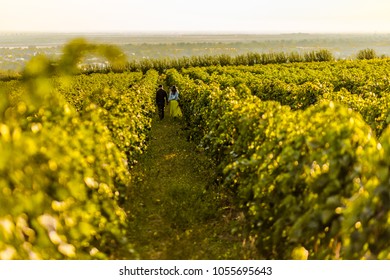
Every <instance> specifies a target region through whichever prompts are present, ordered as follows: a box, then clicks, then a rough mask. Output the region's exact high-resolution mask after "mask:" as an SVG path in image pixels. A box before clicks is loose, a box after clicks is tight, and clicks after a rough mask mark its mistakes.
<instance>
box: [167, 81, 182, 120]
mask: <svg viewBox="0 0 390 280" xmlns="http://www.w3.org/2000/svg"><path fill="white" fill-rule="evenodd" d="M168 102H169V114H170V116H171V117H174V118H176V117H181V116H182V115H183V114H182V112H181V109H180V107H179V91H178V90H177V88H176V86H173V87H171V90H170V92H169V96H168Z"/></svg>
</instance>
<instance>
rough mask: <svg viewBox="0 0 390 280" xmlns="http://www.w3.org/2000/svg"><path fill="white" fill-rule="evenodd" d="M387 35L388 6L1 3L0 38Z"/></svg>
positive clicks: (136, 0)
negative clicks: (24, 35)
mask: <svg viewBox="0 0 390 280" xmlns="http://www.w3.org/2000/svg"><path fill="white" fill-rule="evenodd" d="M15 31H17V32H30V31H39V32H240V33H292V32H311V33H314V32H319V33H334V32H337V33H347V32H352V33H356V32H364V33H367V32H368V33H390V0H327V1H324V0H236V1H230V0H0V32H15Z"/></svg>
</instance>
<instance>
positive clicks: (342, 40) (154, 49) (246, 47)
mask: <svg viewBox="0 0 390 280" xmlns="http://www.w3.org/2000/svg"><path fill="white" fill-rule="evenodd" d="M76 37H83V38H85V39H87V40H88V41H91V42H95V43H105V44H115V45H119V46H120V47H121V49H122V50H123V52H124V53H125V54H126V55H127V56H128V59H129V60H142V59H147V58H167V57H169V58H177V57H183V56H197V55H205V54H209V55H219V54H229V55H232V56H234V55H239V54H243V53H248V52H260V53H265V52H292V51H296V52H307V51H313V50H319V49H327V50H329V51H330V52H332V53H333V55H334V56H335V57H336V58H337V59H347V58H353V56H354V55H356V53H357V52H358V51H359V50H362V49H366V48H371V49H374V50H375V51H376V53H377V54H378V55H386V56H389V55H390V34H300V33H299V34H279V35H272V34H268V35H267V34H266V35H264V34H263V35H256V34H173V33H171V34H124V33H118V34H73V33H67V34H46V33H30V34H19V33H18V34H16V33H15V34H14V33H3V34H0V70H12V71H18V70H21V69H22V68H23V66H24V65H25V63H26V61H28V60H29V59H30V58H31V57H32V56H34V55H37V54H40V53H43V54H46V55H48V56H50V57H58V56H60V55H61V54H62V47H63V45H64V44H66V43H67V42H68V41H70V40H71V39H73V38H76ZM86 62H87V63H91V64H93V63H96V64H98V63H102V61H100V60H98V59H96V58H95V57H89V58H88V59H87V61H86Z"/></svg>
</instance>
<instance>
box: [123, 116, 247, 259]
mask: <svg viewBox="0 0 390 280" xmlns="http://www.w3.org/2000/svg"><path fill="white" fill-rule="evenodd" d="M214 170H215V168H214V167H213V165H212V162H210V160H209V159H208V158H207V157H206V156H205V155H204V154H203V153H202V152H201V151H199V150H198V149H197V147H196V145H195V144H194V143H191V142H188V141H187V140H186V135H185V132H184V131H183V129H182V126H181V125H180V122H179V121H178V120H174V119H171V118H170V117H169V116H166V117H165V119H164V120H162V121H160V120H157V118H155V119H154V120H153V125H152V131H151V139H150V143H149V146H148V150H147V152H146V153H145V154H144V155H143V157H142V159H141V161H140V162H139V164H138V165H137V166H136V167H135V168H134V170H133V172H132V173H133V184H132V189H131V192H130V193H129V200H128V204H127V207H128V209H127V210H128V211H129V212H130V217H129V227H130V229H129V236H128V238H129V240H130V242H131V243H133V244H134V250H135V251H136V252H137V253H138V254H139V258H140V259H145V260H146V259H155V260H158V259H243V258H249V257H250V250H249V251H248V250H247V249H245V250H244V249H243V246H242V241H241V240H240V238H239V236H233V234H232V229H233V228H234V226H235V224H237V219H238V217H239V216H238V215H237V214H232V213H234V211H232V209H230V207H229V206H228V204H227V203H226V198H224V197H222V195H221V194H220V193H219V192H218V189H217V187H216V186H215V185H214V184H213V181H214V178H215V174H214V173H213V172H214ZM234 216H235V217H234ZM124 258H126V257H125V256H124Z"/></svg>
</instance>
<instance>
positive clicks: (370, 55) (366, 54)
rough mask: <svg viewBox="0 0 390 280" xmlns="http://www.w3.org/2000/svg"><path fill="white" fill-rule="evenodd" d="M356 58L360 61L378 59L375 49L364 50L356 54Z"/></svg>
mask: <svg viewBox="0 0 390 280" xmlns="http://www.w3.org/2000/svg"><path fill="white" fill-rule="evenodd" d="M356 58H357V59H359V60H364V59H374V58H377V54H376V52H375V50H374V49H364V50H360V51H359V52H358V53H357V54H356Z"/></svg>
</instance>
